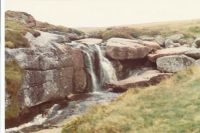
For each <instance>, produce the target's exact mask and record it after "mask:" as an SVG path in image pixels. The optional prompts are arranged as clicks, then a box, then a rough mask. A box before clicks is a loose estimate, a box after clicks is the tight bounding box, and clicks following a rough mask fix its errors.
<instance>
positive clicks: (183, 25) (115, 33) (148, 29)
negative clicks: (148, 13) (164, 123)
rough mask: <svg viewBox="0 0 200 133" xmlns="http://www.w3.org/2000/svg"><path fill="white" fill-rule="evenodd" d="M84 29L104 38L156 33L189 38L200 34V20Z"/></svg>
mask: <svg viewBox="0 0 200 133" xmlns="http://www.w3.org/2000/svg"><path fill="white" fill-rule="evenodd" d="M82 31H85V32H88V33H90V36H91V37H96V38H102V39H104V40H107V39H109V38H112V37H122V38H128V39H131V38H137V37H139V36H142V35H147V36H152V37H154V36H156V35H162V36H164V37H166V36H169V35H172V34H176V33H181V34H184V35H185V38H186V39H188V38H194V37H196V36H199V35H200V20H191V21H175V22H162V23H147V24H137V25H127V26H123V27H122V26H119V27H110V28H97V29H95V28H94V29H82Z"/></svg>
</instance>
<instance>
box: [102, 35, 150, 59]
mask: <svg viewBox="0 0 200 133" xmlns="http://www.w3.org/2000/svg"><path fill="white" fill-rule="evenodd" d="M150 51H151V48H149V47H147V46H144V45H142V44H139V42H138V41H137V40H130V39H122V38H111V39H109V40H108V42H107V46H106V55H107V56H108V57H110V58H112V59H115V60H127V59H141V58H144V57H146V56H147V54H148V53H149V52H150Z"/></svg>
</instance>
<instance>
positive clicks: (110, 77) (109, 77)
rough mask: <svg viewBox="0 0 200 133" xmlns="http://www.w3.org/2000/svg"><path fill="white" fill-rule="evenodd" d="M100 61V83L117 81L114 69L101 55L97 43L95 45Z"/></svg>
mask: <svg viewBox="0 0 200 133" xmlns="http://www.w3.org/2000/svg"><path fill="white" fill-rule="evenodd" d="M95 47H96V49H97V53H98V56H99V61H100V71H101V83H102V84H104V83H112V82H114V81H117V76H116V71H115V69H114V67H113V65H112V63H111V62H110V61H109V60H108V59H107V58H106V57H104V56H103V53H102V50H101V48H100V46H99V45H95Z"/></svg>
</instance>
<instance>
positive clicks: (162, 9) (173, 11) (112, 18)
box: [6, 0, 200, 27]
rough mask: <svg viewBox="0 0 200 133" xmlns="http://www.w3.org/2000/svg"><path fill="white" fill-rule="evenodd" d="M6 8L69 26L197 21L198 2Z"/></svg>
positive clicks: (23, 1)
mask: <svg viewBox="0 0 200 133" xmlns="http://www.w3.org/2000/svg"><path fill="white" fill-rule="evenodd" d="M6 9H7V10H16V11H25V12H28V13H30V14H32V15H33V16H34V17H35V18H36V19H37V20H40V21H46V22H49V23H52V24H56V25H64V26H68V27H96V26H116V25H124V24H137V23H146V22H158V21H169V20H185V19H196V18H200V0H6Z"/></svg>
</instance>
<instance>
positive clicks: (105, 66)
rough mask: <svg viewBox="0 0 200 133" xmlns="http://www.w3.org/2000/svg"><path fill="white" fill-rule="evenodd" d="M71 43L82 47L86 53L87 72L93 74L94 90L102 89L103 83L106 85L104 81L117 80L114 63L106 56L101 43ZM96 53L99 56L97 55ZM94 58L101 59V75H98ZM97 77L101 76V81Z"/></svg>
mask: <svg viewBox="0 0 200 133" xmlns="http://www.w3.org/2000/svg"><path fill="white" fill-rule="evenodd" d="M69 45H70V46H72V47H75V48H79V49H81V50H82V52H83V53H84V55H85V57H84V58H85V65H86V67H87V72H88V73H89V74H90V76H91V83H92V91H93V92H99V91H101V89H100V88H101V87H102V85H104V83H112V82H114V81H117V76H116V72H115V69H114V67H113V66H112V63H111V62H110V61H109V60H108V59H107V58H106V57H105V56H104V54H103V51H102V50H101V48H100V46H99V45H84V44H81V43H77V42H72V43H70V44H69ZM95 54H96V55H97V56H95ZM95 58H96V59H95ZM97 58H98V59H97ZM92 59H95V60H99V64H98V68H99V69H100V70H99V77H98V76H97V75H98V74H97V71H96V70H95V67H94V66H95V65H94V62H93V60H92ZM96 65H97V64H96ZM97 77H98V78H99V81H98V78H97Z"/></svg>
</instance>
